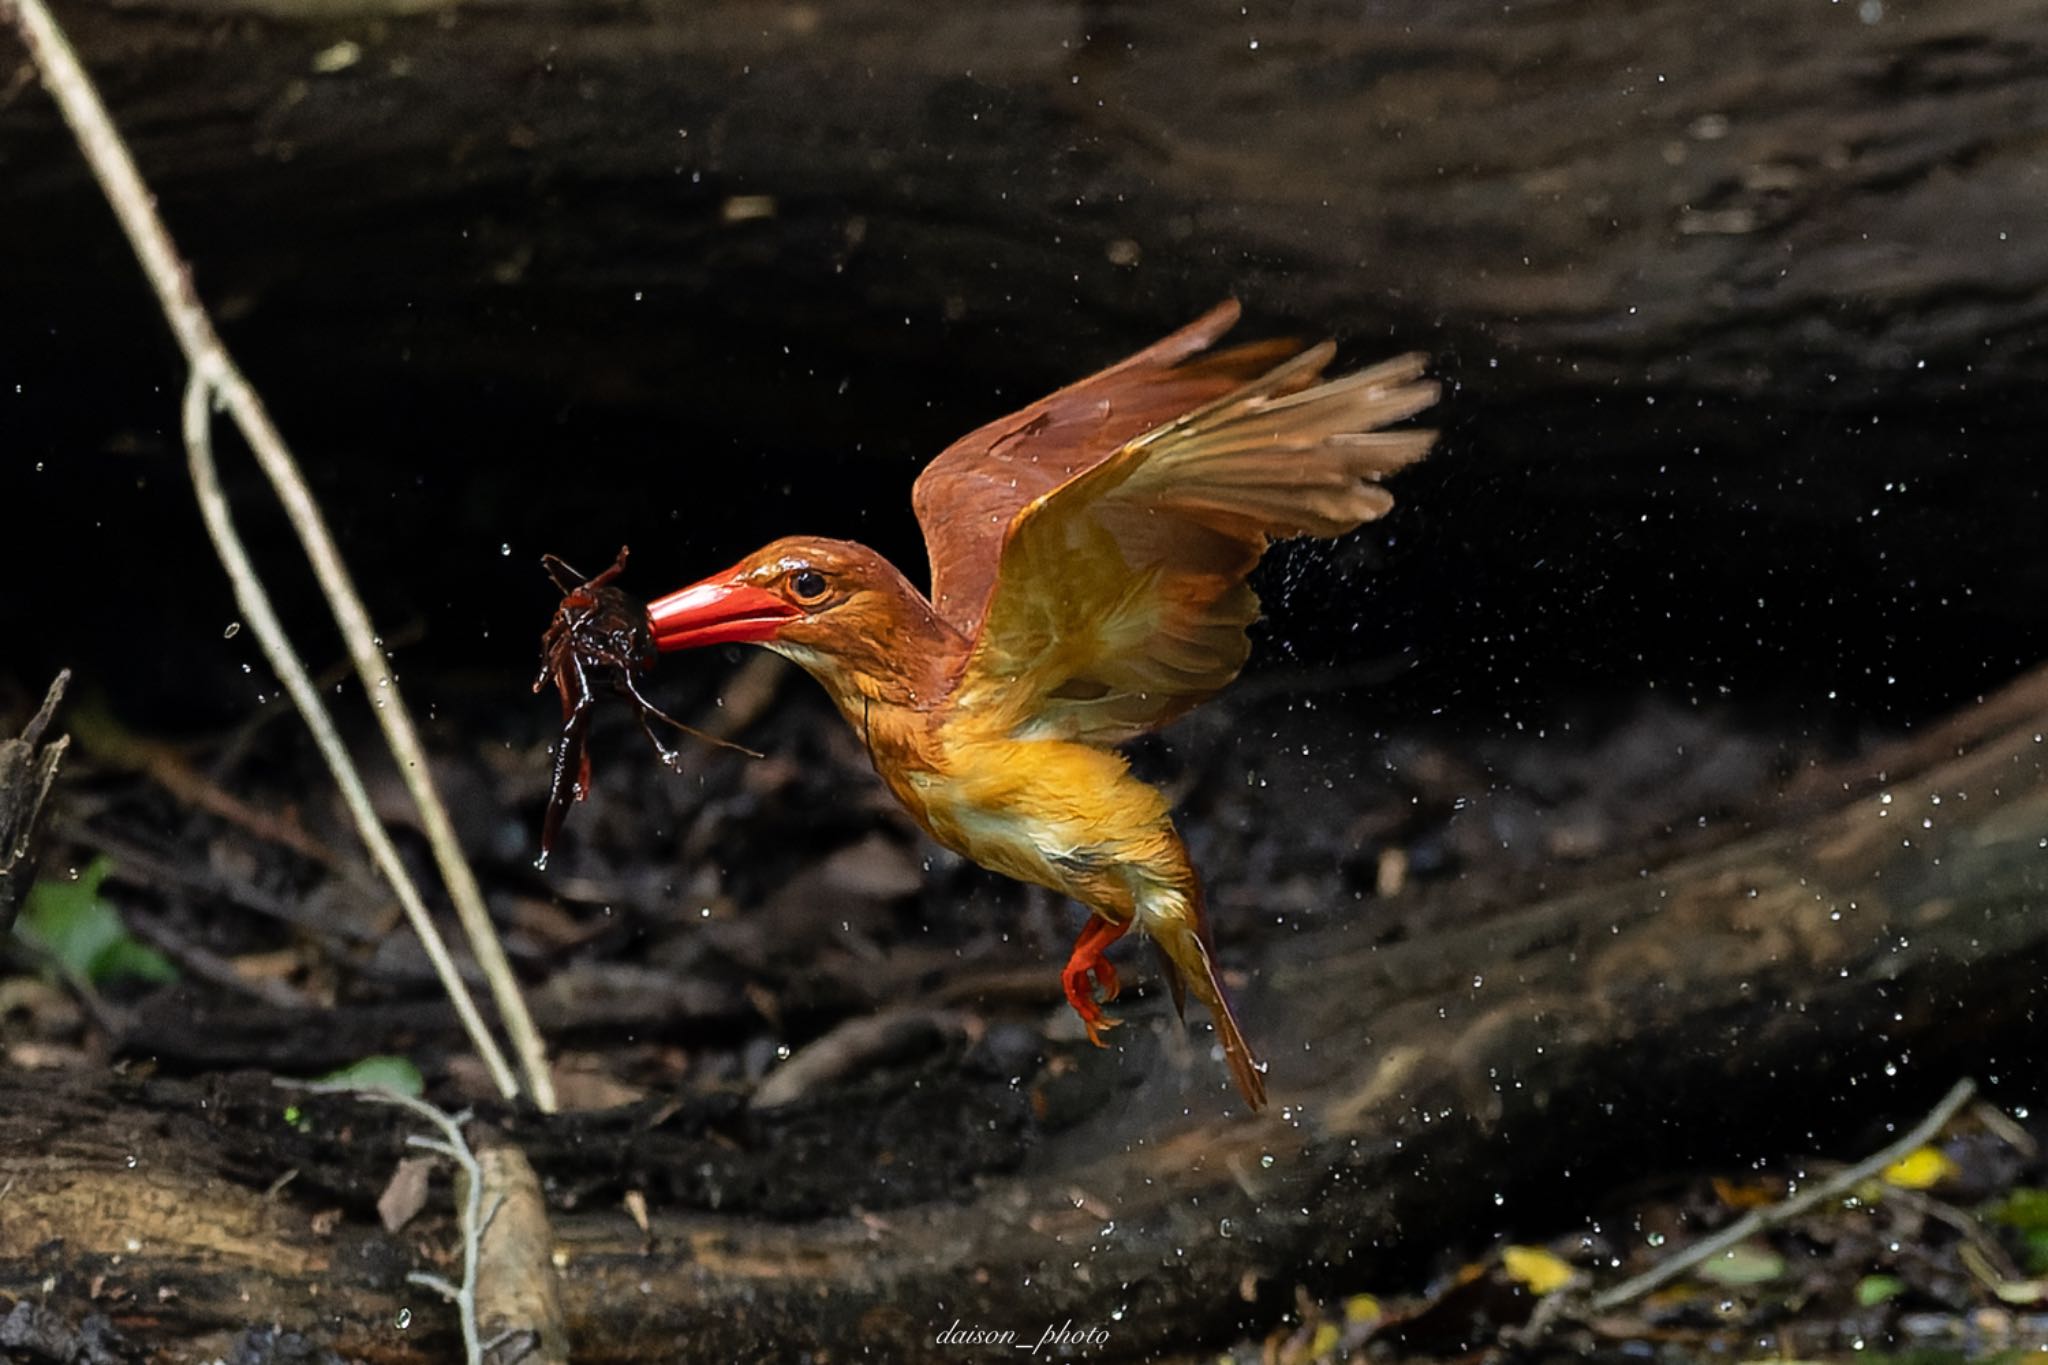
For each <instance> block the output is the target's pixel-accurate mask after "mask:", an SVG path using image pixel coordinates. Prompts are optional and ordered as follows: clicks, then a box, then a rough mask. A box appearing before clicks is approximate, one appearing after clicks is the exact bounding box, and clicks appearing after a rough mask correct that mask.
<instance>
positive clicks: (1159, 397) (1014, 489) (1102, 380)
mask: <svg viewBox="0 0 2048 1365" xmlns="http://www.w3.org/2000/svg"><path fill="white" fill-rule="evenodd" d="M1238 311H1239V310H1238V306H1237V304H1236V303H1235V302H1231V301H1226V302H1224V303H1221V304H1218V305H1217V306H1216V307H1215V308H1212V309H1210V310H1209V311H1208V312H1207V313H1205V314H1204V315H1202V316H1201V317H1200V318H1197V319H1196V320H1195V321H1194V322H1192V323H1190V324H1188V325H1187V326H1186V327H1183V328H1181V329H1180V330H1179V331H1177V332H1175V333H1173V334H1172V335H1171V336H1168V337H1166V338H1164V339H1162V340H1160V341H1157V342H1154V343H1153V344H1152V345H1150V346H1148V347H1146V348H1145V349H1144V350H1142V351H1139V352H1138V353H1137V354H1135V355H1133V356H1130V357H1128V358H1126V359H1124V360H1122V361H1119V362H1118V363H1117V364H1115V365H1112V366H1110V367H1109V368H1108V369H1106V370H1102V371H1100V372H1098V373H1096V374H1092V375H1090V376H1088V377H1087V378H1086V379H1083V380H1081V381H1079V382H1078V383H1075V384H1070V385H1068V386H1067V387H1066V388H1063V389H1061V390H1059V391H1058V392H1056V393H1053V394H1050V395H1048V396H1047V397H1045V398H1042V399H1040V400H1039V401H1038V402H1036V403H1033V404H1032V405H1031V406H1030V407H1028V408H1025V409H1024V410H1022V411H1021V412H1016V413H1012V414H1010V415H1009V416H1007V417H1004V418H1001V419H1000V420H998V421H994V422H990V423H988V424H987V425H986V426H983V427H980V428H978V429H976V430H975V431H972V432H969V433H968V434H967V435H965V436H963V437H961V438H960V439H959V440H957V441H955V442H954V443H953V444H952V445H950V446H948V447H947V448H946V449H945V450H944V451H942V452H941V453H940V454H939V456H938V458H937V459H935V460H933V461H932V462H931V464H929V465H928V466H926V467H925V470H924V472H923V473H922V474H920V475H919V476H918V479H917V484H916V486H915V487H914V488H913V489H912V490H911V495H910V501H911V506H912V508H913V509H914V510H915V511H916V512H917V520H918V524H919V525H920V526H922V527H923V528H924V539H925V548H926V551H927V553H928V554H929V555H930V557H931V567H932V583H931V589H932V590H931V601H932V606H933V607H934V608H935V609H936V610H937V611H938V613H939V615H940V616H941V617H942V618H943V619H945V621H946V622H947V623H948V624H950V625H951V626H953V628H954V629H956V630H958V631H959V632H960V633H961V634H962V635H965V636H972V635H973V634H974V632H975V631H976V629H977V628H978V627H979V626H980V624H981V618H982V614H983V612H984V611H985V610H986V609H987V606H988V599H989V594H990V593H991V592H993V591H994V589H995V581H996V570H997V563H998V560H999V559H1000V557H1001V554H1002V548H1003V541H1004V539H1005V537H1006V536H1007V534H1008V531H1009V526H1010V523H1011V521H1013V520H1014V519H1015V518H1016V515H1017V513H1018V512H1019V511H1021V510H1023V509H1024V508H1025V507H1026V506H1028V505H1029V504H1030V503H1031V502H1032V501H1033V500H1034V499H1036V498H1038V497H1041V496H1043V495H1044V494H1046V493H1049V492H1051V491H1052V490H1053V489H1055V488H1057V487H1059V486H1060V485H1061V484H1064V483H1066V482H1067V481H1068V480H1069V479H1072V478H1074V477H1075V476H1076V475H1079V474H1083V473H1086V472H1087V471H1088V470H1090V469H1093V468H1095V467H1096V466H1097V465H1099V464H1101V463H1102V462H1103V461H1105V460H1107V459H1110V458H1111V457H1112V456H1114V455H1115V454H1116V453H1117V452H1118V451H1119V450H1120V449H1122V448H1123V446H1124V445H1125V443H1127V442H1129V441H1130V440H1132V439H1133V438H1134V437H1138V436H1142V435H1143V434H1144V433H1146V432H1148V431H1151V430H1153V429H1154V428H1156V427H1158V426H1160V425H1161V424H1162V423H1166V422H1171V421H1172V420H1173V419H1175V418H1177V417H1181V416H1183V415H1184V414H1187V413H1192V412H1195V411H1197V410H1198V409H1201V408H1202V407H1204V406H1206V405H1208V404H1210V403H1211V402H1213V401H1214V400H1216V399H1218V398H1221V397H1224V396H1226V395H1229V394H1232V393H1235V392H1236V391H1237V390H1238V389H1239V388H1241V387H1242V386H1243V385H1244V384H1245V383H1246V382H1247V381H1249V380H1251V379H1253V378H1255V377H1257V376H1260V375H1264V374H1266V373H1268V372H1269V371H1271V370H1272V369H1273V368H1274V367H1275V366H1276V365H1280V364H1281V362H1283V361H1286V360H1287V359H1288V357H1289V356H1291V355H1293V354H1294V345H1293V343H1290V342H1287V341H1284V340H1282V341H1262V342H1253V343H1251V344H1249V345H1245V346H1234V347H1232V348H1230V349H1229V350H1225V351H1217V352H1214V353H1210V351H1209V348H1210V347H1211V346H1213V345H1215V344H1216V342H1217V340H1218V339H1219V338H1221V337H1222V336H1223V334H1224V333H1225V332H1228V331H1229V330H1230V328H1231V326H1232V325H1233V324H1234V323H1236V321H1237V318H1238ZM1293 363H1296V364H1298V363H1299V362H1298V361H1296V362H1293Z"/></svg>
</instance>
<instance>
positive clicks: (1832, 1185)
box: [1592, 1078, 1977, 1313]
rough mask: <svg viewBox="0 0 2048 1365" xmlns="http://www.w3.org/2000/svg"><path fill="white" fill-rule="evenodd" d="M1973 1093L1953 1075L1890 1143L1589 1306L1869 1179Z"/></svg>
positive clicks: (1606, 1306)
mask: <svg viewBox="0 0 2048 1365" xmlns="http://www.w3.org/2000/svg"><path fill="white" fill-rule="evenodd" d="M1976 1093H1977V1084H1976V1082H1975V1081H1972V1080H1969V1079H1967V1078H1965V1079H1963V1080H1960V1081H1957V1082H1956V1083H1955V1085H1954V1086H1953V1087H1952V1088H1951V1089H1950V1090H1949V1092H1948V1093H1947V1094H1946V1095H1944V1096H1942V1097H1941V1102H1940V1103H1939V1104H1937V1105H1935V1106H1934V1108H1932V1109H1930V1110H1928V1111H1927V1117H1926V1118H1923V1119H1921V1120H1920V1122H1918V1123H1916V1124H1914V1125H1913V1127H1912V1128H1910V1129H1908V1130H1907V1131H1906V1133H1905V1135H1904V1136H1903V1137H1901V1138H1899V1139H1898V1141H1896V1142H1893V1143H1890V1144H1889V1145H1887V1146H1885V1147H1884V1148H1882V1149H1880V1150H1879V1151H1877V1152H1875V1153H1873V1154H1871V1155H1870V1156H1868V1157H1866V1158H1864V1159H1863V1160H1862V1161H1859V1162H1857V1163H1856V1164H1855V1165H1854V1166H1848V1167H1845V1168H1843V1169H1842V1170H1840V1171H1837V1172H1836V1173H1835V1174H1834V1175H1832V1176H1830V1177H1828V1178H1827V1179H1826V1180H1823V1181H1821V1182H1820V1183H1819V1184H1817V1185H1811V1186H1808V1187H1807V1188H1806V1189H1803V1190H1801V1191H1800V1192H1799V1193H1798V1194H1795V1195H1793V1196H1792V1197H1791V1198H1789V1199H1787V1200H1785V1201H1783V1202H1782V1203H1777V1204H1772V1205H1771V1206H1769V1207H1768V1208H1761V1209H1752V1210H1750V1211H1749V1212H1748V1213H1745V1214H1743V1215H1742V1217H1740V1218H1738V1219H1736V1220H1735V1221H1734V1222H1732V1223H1730V1224H1729V1225H1728V1226H1727V1227H1725V1228H1722V1229H1721V1230H1720V1231H1719V1232H1717V1233H1715V1234H1714V1235H1713V1236H1711V1237H1703V1238H1701V1239H1700V1240H1699V1241H1697V1242H1694V1243H1693V1244H1692V1245H1691V1246H1689V1247H1687V1248H1686V1249H1685V1250H1683V1251H1681V1252H1678V1253H1677V1254H1676V1255H1673V1256H1671V1257H1668V1258H1667V1259H1665V1260H1664V1261H1662V1262H1660V1263H1659V1264H1658V1265H1656V1266H1655V1267H1653V1268H1652V1269H1649V1270H1646V1271H1644V1272H1643V1273H1642V1274H1640V1275H1637V1276H1634V1277H1633V1278H1631V1279H1627V1280H1624V1281H1622V1282H1621V1283H1620V1284H1618V1285H1616V1286H1614V1288H1612V1289H1609V1290H1606V1291H1604V1292H1602V1293H1599V1294H1595V1295H1594V1296H1593V1298H1592V1307H1593V1311H1595V1312H1598V1313H1604V1312H1607V1311H1608V1310H1610V1309H1614V1308H1619V1307H1620V1306H1621V1305H1623V1304H1625V1303H1628V1302H1630V1301H1631V1300H1633V1299H1639V1298H1641V1297H1642V1296H1643V1295H1645V1294H1647V1293H1649V1292H1650V1291H1651V1290H1653V1289H1656V1288H1658V1287H1659V1286H1662V1285H1665V1284H1669V1283H1670V1282H1671V1281H1672V1280H1675V1279H1677V1278H1678V1277H1679V1276H1680V1275H1683V1274H1684V1273H1685V1272H1686V1271H1688V1270H1691V1269H1692V1268H1693V1267H1694V1266H1696V1265H1699V1264H1701V1263H1702V1262H1704V1261H1707V1260H1710V1259H1712V1258H1713V1257H1715V1256H1718V1255H1720V1254H1721V1253H1722V1252H1724V1251H1726V1250H1727V1249H1728V1248H1729V1247H1732V1246H1734V1245H1736V1244H1737V1243H1739V1242H1744V1241H1747V1240H1748V1239H1749V1238H1751V1237H1754V1236H1756V1235H1757V1234H1758V1233H1759V1232H1762V1231H1764V1230H1765V1229H1766V1228H1774V1227H1778V1226H1780V1225H1781V1224H1784V1223H1789V1222H1791V1221H1792V1220H1793V1219H1794V1218H1797V1217H1799V1215H1801V1214H1802V1213H1805V1212H1806V1211H1807V1210H1808V1209H1810V1208H1812V1207H1813V1206H1814V1205H1815V1204H1819V1203H1823V1202H1825V1201H1827V1200H1829V1199H1835V1198H1838V1197H1840V1196H1841V1195H1843V1194H1846V1193H1848V1192H1849V1191H1850V1190H1853V1189H1855V1188H1856V1187H1857V1186H1858V1185H1860V1184H1862V1183H1863V1182H1864V1181H1866V1180H1871V1179H1874V1178H1875V1177H1876V1176H1877V1174H1878V1172H1880V1171H1882V1170H1884V1168H1885V1167H1887V1166H1889V1165H1891V1164H1892V1163H1893V1162H1895V1161H1898V1160H1900V1159H1901V1158H1903V1157H1904V1156H1906V1155H1907V1154H1908V1153H1909V1152H1913V1151H1916V1150H1917V1149H1919V1148H1921V1147H1924V1146H1926V1145H1927V1143H1928V1142H1930V1141H1932V1140H1933V1138H1934V1136H1935V1134H1937V1133H1939V1132H1940V1131H1941V1130H1942V1129H1943V1128H1944V1127H1946V1126H1947V1125H1948V1121H1949V1120H1950V1119H1952V1118H1954V1117H1955V1116H1956V1114H1957V1112H1958V1111H1960V1110H1961V1109H1962V1107H1963V1106H1964V1105H1966V1104H1968V1103H1969V1102H1970V1099H1971V1097H1972V1096H1974V1095H1975V1094H1976Z"/></svg>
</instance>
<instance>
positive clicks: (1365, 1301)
mask: <svg viewBox="0 0 2048 1365" xmlns="http://www.w3.org/2000/svg"><path fill="white" fill-rule="evenodd" d="M1386 1311H1387V1310H1386V1309H1384V1308H1381V1307H1380V1301H1379V1300H1378V1299H1376V1298H1374V1297H1373V1296H1372V1295H1370V1294H1353V1295H1352V1296H1351V1297H1350V1298H1348V1299H1346V1300H1344V1321H1346V1322H1378V1321H1379V1320H1380V1318H1381V1317H1382V1316H1384V1315H1385V1313H1386Z"/></svg>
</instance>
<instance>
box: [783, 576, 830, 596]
mask: <svg viewBox="0 0 2048 1365" xmlns="http://www.w3.org/2000/svg"><path fill="white" fill-rule="evenodd" d="M789 591H790V595H791V596H793V597H795V598H796V600H797V601H799V602H815V601H817V600H818V599H819V598H821V597H823V596H824V595H825V575H823V574H821V573H819V572H818V571H817V570H816V569H798V570H797V571H796V572H795V573H793V574H791V575H790V576H789Z"/></svg>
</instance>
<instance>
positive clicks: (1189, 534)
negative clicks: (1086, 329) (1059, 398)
mask: <svg viewBox="0 0 2048 1365" xmlns="http://www.w3.org/2000/svg"><path fill="white" fill-rule="evenodd" d="M1211 316H1212V317H1213V316H1215V315H1213V314H1212V315H1211ZM1181 335H1183V336H1185V335H1186V334H1185V333H1183V334H1181ZM1162 344H1163V343H1162ZM1155 349H1157V348H1155ZM1333 350H1334V348H1333V347H1332V346H1331V345H1330V343H1328V342H1324V343H1323V344H1322V345H1319V346H1315V347H1312V348H1311V349H1309V350H1307V351H1304V352H1302V353H1301V354H1299V355H1297V356H1295V357H1294V358H1293V359H1291V360H1288V361H1286V362H1285V363H1283V364H1280V365H1277V366H1275V367H1273V368H1270V369H1268V370H1266V371H1265V372H1264V373H1262V374H1261V375H1259V377H1257V378H1255V379H1252V380H1250V381H1249V382H1247V383H1244V384H1242V385H1240V386H1238V387H1236V388H1234V389H1232V390H1231V391H1230V392H1228V393H1225V394H1223V395H1221V396H1219V397H1216V398H1214V399H1212V400H1210V401H1209V402H1207V403H1204V404H1201V405H1199V406H1196V407H1195V408H1193V409H1192V410H1190V411H1186V412H1184V413H1177V414H1175V416H1174V417H1173V418H1172V419H1169V420H1165V421H1163V422H1161V423H1160V424H1158V425H1156V426H1154V427H1152V428H1150V429H1148V430H1146V431H1145V432H1144V433H1143V434H1140V435H1137V436H1135V437H1132V438H1129V439H1127V440H1126V441H1125V442H1124V443H1123V444H1122V445H1120V446H1119V447H1117V448H1116V449H1115V450H1114V451H1113V452H1112V453H1111V454H1110V455H1109V456H1107V457H1106V458H1104V459H1101V460H1099V461H1096V462H1093V463H1092V464H1089V465H1088V466H1086V467H1084V468H1082V469H1080V470H1079V471H1078V472H1076V473H1075V474H1074V475H1073V476H1072V477H1070V478H1068V479H1066V481H1065V482H1062V483H1059V484H1057V485H1056V486H1053V487H1051V488H1049V489H1046V490H1045V491H1042V492H1040V493H1038V494H1037V495H1036V496H1035V497H1033V498H1032V499H1031V500H1030V501H1029V502H1028V503H1026V504H1025V505H1023V506H1022V507H1021V508H1020V509H1019V510H1018V511H1017V512H1016V513H1015V514H1014V516H1012V517H1011V518H1010V520H1009V523H1008V525H1007V527H1006V528H1005V535H1004V537H1003V542H1002V550H1001V555H1000V558H999V561H998V572H997V574H996V578H995V586H994V589H993V591H992V593H991V596H990V598H989V601H988V605H987V608H986V611H985V613H984V615H983V619H982V621H981V629H980V633H979V635H978V636H977V637H975V638H974V643H973V647H972V650H971V652H970V654H969V656H968V659H967V663H966V667H965V670H964V672H963V674H962V676H961V681H960V685H959V695H960V697H961V700H962V702H963V704H964V705H967V706H971V707H975V708H982V709H981V710H980V714H984V715H988V716H990V717H991V718H994V719H996V720H997V723H998V724H1000V725H1002V726H1003V727H1004V728H1006V729H1008V730H1011V731H1013V732H1018V733H1031V734H1046V735H1056V736H1059V737H1062V738H1068V739H1079V740H1085V741H1088V742H1091V743H1098V744H1106V743H1113V742H1115V741H1117V740H1121V739H1126V738H1128V737H1130V736H1132V735H1135V734H1138V733H1140V732H1142V731H1144V730H1147V729H1150V728H1152V727H1154V726H1157V725H1162V724H1164V723H1165V722H1167V721H1169V720H1172V719H1173V718H1174V717H1176V716H1178V715H1180V714H1181V713H1183V712H1184V711H1186V710H1188V709H1189V708H1190V707H1192V706H1194V705H1195V704H1196V703H1197V702H1199V701H1201V700H1202V699H1203V698H1205V697H1208V696H1210V695H1211V694H1213V693H1215V692H1216V691H1217V690H1218V689H1220V688H1222V687H1223V686H1224V685H1225V684H1227V683H1228V682H1229V681H1230V680H1231V679H1232V678H1234V677H1236V676H1237V673H1238V670H1239V669H1240V668H1242V667H1243V666H1244V661H1245V657H1246V655H1247V654H1248V653H1249V651H1250V648H1251V643H1250V640H1249V639H1248V637H1247V636H1246V634H1245V627H1246V626H1248V625H1250V624H1251V622H1252V621H1253V620H1255V619H1256V618H1257V617H1258V613H1259V603H1258V598H1257V597H1256V596H1254V595H1253V593H1252V590H1251V588H1250V587H1249V586H1248V585H1247V584H1246V583H1245V576H1246V575H1247V574H1249V573H1250V572H1251V570H1252V567H1253V566H1254V565H1255V564H1257V563H1258V561H1259V557H1260V556H1261V555H1262V554H1264V553H1265V550H1266V547H1267V545H1268V544H1270V543H1271V542H1272V541H1273V540H1274V539H1278V538H1284V537H1289V536H1302V535H1312V536H1338V535H1342V534H1344V533H1345V532H1346V531H1349V530H1352V529H1353V528H1354V527H1356V526H1358V525H1359V524H1361V523H1362V522H1367V521H1371V520H1373V519H1375V518H1377V517H1379V516H1381V515H1383V514H1385V512H1386V511H1387V510H1388V509H1389V508H1391V507H1392V506H1393V505H1394V499H1393V495H1392V494H1390V493H1388V492H1387V491H1386V490H1385V489H1384V488H1382V487H1380V485H1379V481H1380V480H1381V479H1384V478H1385V477H1386V476H1388V475H1389V474H1392V473H1394V472H1395V471H1396V470H1399V469H1401V468H1403V467H1405V466H1407V465H1410V464H1413V463H1414V462H1415V461H1417V460H1419V459H1421V458H1422V457H1423V455H1424V454H1426V453H1427V452H1428V450H1429V447H1430V445H1431V443H1432V442H1433V441H1434V440H1435V439H1436V433H1435V432H1433V431H1421V430H1412V429H1409V430H1399V431H1385V430H1381V428H1383V427H1386V426H1387V425H1388V424H1390V423H1393V422H1398V421H1400V420H1402V419H1403V418H1406V417H1411V416H1413V415H1414V414H1416V413H1418V412H1420V411H1421V410H1422V409H1424V408H1426V407H1428V406H1429V405H1430V404H1432V403H1434V402H1435V401H1436V398H1437V386H1436V385H1435V384H1434V383H1432V382H1430V381H1428V380H1426V379H1424V378H1422V367H1423V358H1422V357H1421V356H1419V355H1405V356H1401V357H1399V358H1397V359H1394V360H1389V361H1386V362H1385V363H1383V364H1380V365H1376V366H1374V367H1373V368H1371V369H1369V370H1364V371H1361V372H1359V373H1357V374H1349V375H1344V376H1342V377H1340V378H1337V379H1331V380H1325V379H1324V378H1323V370H1324V368H1325V367H1326V366H1327V365H1328V364H1329V362H1330V357H1331V355H1332V353H1333Z"/></svg>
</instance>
